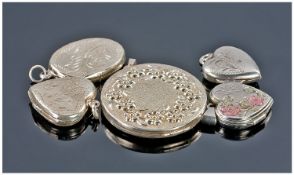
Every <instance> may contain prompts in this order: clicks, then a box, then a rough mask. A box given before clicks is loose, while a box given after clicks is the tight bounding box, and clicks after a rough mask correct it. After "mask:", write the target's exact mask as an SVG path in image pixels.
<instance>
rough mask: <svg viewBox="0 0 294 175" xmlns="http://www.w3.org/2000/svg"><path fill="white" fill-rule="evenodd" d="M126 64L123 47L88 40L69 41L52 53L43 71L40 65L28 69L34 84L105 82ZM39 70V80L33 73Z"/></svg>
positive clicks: (103, 39) (109, 40) (100, 40)
mask: <svg viewBox="0 0 294 175" xmlns="http://www.w3.org/2000/svg"><path fill="white" fill-rule="evenodd" d="M124 62H125V51H124V48H123V47H122V46H121V45H120V44H119V43H118V42H116V41H113V40H111V39H107V38H87V39H82V40H78V41H74V42H71V43H69V44H67V45H65V46H63V47H61V48H60V49H58V50H57V51H55V52H54V53H53V55H52V56H51V59H50V61H49V68H48V70H46V69H45V68H44V67H43V66H41V65H35V66H33V67H32V68H31V69H30V72H29V77H30V79H31V80H32V81H33V82H36V83H37V82H41V81H43V80H46V79H49V78H50V77H52V76H54V77H60V78H63V77H66V76H70V77H81V78H87V79H89V80H91V81H93V82H96V81H101V80H104V79H105V78H107V77H109V76H110V75H112V74H113V73H114V72H116V71H117V70H119V69H120V68H121V67H122V66H123V64H124ZM35 69H41V71H42V72H41V74H40V77H39V78H34V77H33V75H32V74H33V73H32V72H33V71H34V70H35Z"/></svg>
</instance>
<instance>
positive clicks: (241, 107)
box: [214, 84, 268, 118]
mask: <svg viewBox="0 0 294 175" xmlns="http://www.w3.org/2000/svg"><path fill="white" fill-rule="evenodd" d="M237 94H239V95H240V94H243V95H241V96H242V97H239V96H238V95H237ZM214 95H215V96H217V97H220V98H221V102H220V103H219V106H218V110H220V112H221V113H222V114H223V115H226V116H231V117H237V118H238V117H240V118H244V117H248V114H252V113H255V112H257V111H259V110H260V109H261V108H263V106H264V105H265V104H266V101H267V100H268V97H267V96H266V94H264V93H262V92H261V91H258V90H256V89H255V88H253V87H244V86H243V85H242V84H241V87H240V85H238V84H227V85H226V86H223V87H222V88H219V89H217V90H215V91H214Z"/></svg>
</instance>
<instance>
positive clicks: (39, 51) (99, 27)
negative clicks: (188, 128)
mask: <svg viewBox="0 0 294 175" xmlns="http://www.w3.org/2000/svg"><path fill="white" fill-rule="evenodd" d="M86 37H108V38H112V39H113V40H116V41H118V42H120V43H121V44H122V45H123V46H124V48H125V50H126V53H127V56H128V57H132V58H137V60H138V62H139V63H146V62H158V63H165V64H170V65H173V66H177V67H180V68H183V69H185V70H187V71H189V72H191V73H192V74H194V75H195V76H196V77H198V78H199V79H201V77H202V76H201V72H200V67H199V65H198V62H197V61H198V58H199V57H200V56H201V55H203V54H205V53H207V52H211V51H213V50H214V49H216V48H217V47H220V46H222V45H233V46H236V47H239V48H242V49H243V50H245V51H247V52H248V53H249V54H250V55H251V56H252V57H253V58H254V59H255V60H256V62H257V64H258V65H259V67H260V69H261V72H262V75H263V79H262V80H261V81H260V82H259V85H260V86H261V89H262V90H264V91H265V92H267V93H268V94H270V95H271V96H272V97H273V98H274V100H275V103H274V106H273V116H272V118H271V120H270V122H269V123H268V125H267V127H266V128H265V129H264V130H262V131H261V132H259V133H258V134H256V135H255V136H254V137H252V138H249V139H248V140H245V141H230V140H226V139H224V138H222V137H221V136H220V135H218V134H205V133H204V134H203V135H202V136H201V137H200V139H199V140H198V141H197V142H195V143H192V144H191V145H190V146H188V147H187V148H185V149H181V150H179V151H176V152H172V153H166V154H146V153H138V152H134V151H130V150H127V149H124V148H122V147H120V146H119V145H116V144H114V143H112V142H111V141H110V140H109V139H108V138H107V137H106V136H105V133H104V128H103V127H102V126H101V127H100V128H99V130H98V131H97V132H96V133H94V132H92V130H90V129H89V128H88V129H87V130H86V132H85V133H84V134H83V135H81V136H80V137H79V138H78V139H76V140H73V141H59V140H57V139H55V138H53V137H51V136H49V135H48V134H46V133H44V132H42V131H41V130H40V129H39V128H38V127H37V126H36V125H35V124H34V122H33V119H32V115H31V112H30V108H29V105H28V103H29V101H28V96H27V90H28V88H29V86H30V80H29V78H28V71H29V69H30V67H31V66H32V65H35V64H42V65H44V66H47V64H48V61H49V58H50V55H51V54H52V53H53V52H54V51H55V50H56V49H58V48H59V47H61V46H62V45H64V44H66V43H68V42H70V41H74V40H78V39H81V38H86ZM3 170H4V172H289V171H291V4H290V3H271V4H269V3H245V4H244V3H235V4H231V3H223V4H215V3H186V4H183V3H173V4H162V3H140V4H130V3H125V4H116V3H110V4H102V3H76V4H72V3H51V4H50V3H26V4H22V3H4V6H3Z"/></svg>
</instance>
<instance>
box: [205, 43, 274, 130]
mask: <svg viewBox="0 0 294 175" xmlns="http://www.w3.org/2000/svg"><path fill="white" fill-rule="evenodd" d="M199 62H200V64H201V66H202V73H203V76H204V78H205V79H206V80H208V81H210V82H212V83H221V84H219V85H217V86H215V87H214V88H213V89H212V90H211V91H210V93H209V99H210V101H211V103H212V104H213V105H214V106H215V115H216V117H217V120H218V122H219V123H220V124H221V125H223V126H225V127H228V128H233V129H246V128H249V127H251V126H255V125H257V124H258V123H260V122H261V121H263V120H264V119H265V117H266V114H267V113H268V112H269V111H270V109H271V107H272V105H273V99H272V97H270V96H269V95H268V94H266V93H265V92H263V91H261V90H259V89H256V88H254V87H252V86H249V85H246V84H245V83H252V82H256V81H258V80H259V79H261V74H260V70H259V68H258V66H257V65H256V63H255V61H254V60H253V59H252V58H251V57H250V56H249V55H248V54H247V53H246V52H244V51H243V50H241V49H238V48H236V47H232V46H223V47H220V48H218V49H217V50H216V51H215V52H214V53H208V54H206V55H204V56H202V57H201V58H200V60H199Z"/></svg>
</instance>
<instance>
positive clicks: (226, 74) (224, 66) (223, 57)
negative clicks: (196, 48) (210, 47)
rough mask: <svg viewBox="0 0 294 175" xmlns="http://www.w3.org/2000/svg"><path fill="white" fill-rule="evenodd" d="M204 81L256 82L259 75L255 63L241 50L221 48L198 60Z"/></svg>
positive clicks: (229, 47)
mask: <svg viewBox="0 0 294 175" xmlns="http://www.w3.org/2000/svg"><path fill="white" fill-rule="evenodd" d="M199 62H200V64H201V65H202V73H203V76H204V78H205V79H207V80H208V81H210V82H213V83H223V82H225V81H228V80H230V81H234V80H238V81H242V82H243V83H251V82H256V81H257V80H259V79H261V74H260V71H259V68H258V66H257V65H256V63H255V61H254V60H253V59H252V58H251V57H250V56H249V55H248V54H247V53H246V52H244V51H243V50H241V49H238V48H236V47H232V46H223V47H220V48H218V49H217V50H215V52H214V53H209V54H206V55H204V56H202V57H201V58H200V60H199Z"/></svg>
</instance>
